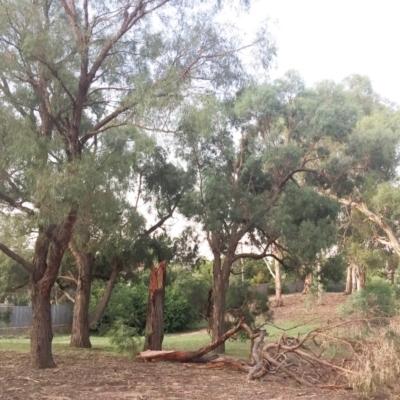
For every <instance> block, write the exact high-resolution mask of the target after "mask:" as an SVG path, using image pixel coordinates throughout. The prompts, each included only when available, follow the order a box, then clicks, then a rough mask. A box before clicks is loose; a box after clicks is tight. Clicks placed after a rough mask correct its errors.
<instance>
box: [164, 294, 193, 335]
mask: <svg viewBox="0 0 400 400" xmlns="http://www.w3.org/2000/svg"><path fill="white" fill-rule="evenodd" d="M196 321H197V315H196V313H195V311H194V310H193V308H192V306H191V305H190V304H189V302H188V300H187V297H186V296H185V294H184V293H182V292H181V291H179V289H178V288H176V287H168V288H167V289H166V294H165V309H164V331H165V332H178V331H182V330H183V329H185V328H187V327H188V326H190V325H191V324H193V323H194V322H196Z"/></svg>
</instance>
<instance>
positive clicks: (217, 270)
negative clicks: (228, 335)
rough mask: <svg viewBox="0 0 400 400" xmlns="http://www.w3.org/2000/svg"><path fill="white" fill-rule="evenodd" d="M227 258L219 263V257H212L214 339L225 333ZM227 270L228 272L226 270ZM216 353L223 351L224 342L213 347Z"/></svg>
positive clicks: (227, 281) (227, 279) (227, 278)
mask: <svg viewBox="0 0 400 400" xmlns="http://www.w3.org/2000/svg"><path fill="white" fill-rule="evenodd" d="M229 266H230V265H229V259H228V257H225V259H224V263H223V264H222V265H221V259H220V258H219V257H215V258H214V263H213V276H214V283H213V284H214V291H213V293H214V298H213V312H212V329H211V332H212V340H213V341H215V340H217V339H218V338H219V337H221V336H222V335H223V334H224V333H225V313H226V294H227V291H228V286H229V273H230V268H229ZM226 271H228V273H227V272H226ZM214 351H215V352H216V353H225V343H221V344H220V345H219V346H218V347H216V348H215V349H214Z"/></svg>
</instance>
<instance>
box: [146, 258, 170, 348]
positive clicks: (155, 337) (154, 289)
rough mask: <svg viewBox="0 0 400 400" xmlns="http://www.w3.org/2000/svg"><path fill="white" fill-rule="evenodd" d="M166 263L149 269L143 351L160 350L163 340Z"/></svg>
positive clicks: (163, 262)
mask: <svg viewBox="0 0 400 400" xmlns="http://www.w3.org/2000/svg"><path fill="white" fill-rule="evenodd" d="M166 269H167V263H166V261H162V262H161V263H160V264H159V265H158V268H157V269H155V268H154V267H151V269H150V284H149V301H148V304H147V319H146V340H145V344H144V350H161V349H162V342H163V339H164V300H165V278H166Z"/></svg>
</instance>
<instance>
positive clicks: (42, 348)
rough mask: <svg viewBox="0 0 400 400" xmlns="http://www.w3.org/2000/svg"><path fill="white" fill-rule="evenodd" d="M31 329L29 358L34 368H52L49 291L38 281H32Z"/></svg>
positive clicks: (54, 364) (53, 365) (53, 363)
mask: <svg viewBox="0 0 400 400" xmlns="http://www.w3.org/2000/svg"><path fill="white" fill-rule="evenodd" d="M31 300H32V316H33V322H32V330H31V359H32V365H33V366H34V367H36V368H54V367H55V366H56V363H55V362H54V360H53V354H52V350H51V343H52V340H53V330H52V326H51V304H50V291H49V290H46V288H42V287H41V285H40V282H38V283H35V282H34V281H32V285H31Z"/></svg>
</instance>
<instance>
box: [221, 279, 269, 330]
mask: <svg viewBox="0 0 400 400" xmlns="http://www.w3.org/2000/svg"><path fill="white" fill-rule="evenodd" d="M226 310H227V314H228V316H230V317H231V319H233V320H235V321H236V320H238V319H239V318H241V317H244V319H245V322H246V324H247V325H249V326H251V327H254V323H255V320H256V317H259V318H261V319H263V320H264V322H266V321H267V320H270V319H271V313H270V310H269V306H268V296H267V295H265V294H263V293H259V292H257V291H254V290H251V286H250V285H249V283H248V282H242V281H239V280H233V281H232V282H231V283H230V285H229V288H228V292H227V295H226Z"/></svg>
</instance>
